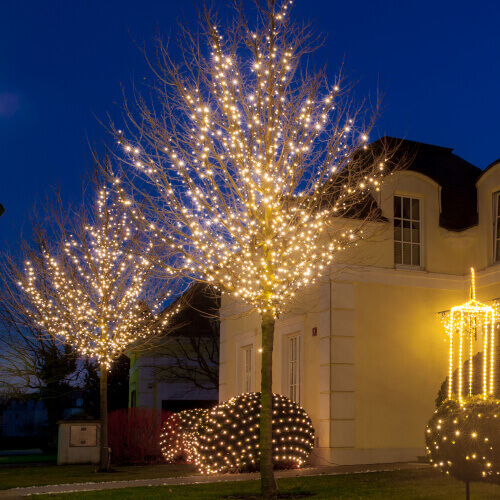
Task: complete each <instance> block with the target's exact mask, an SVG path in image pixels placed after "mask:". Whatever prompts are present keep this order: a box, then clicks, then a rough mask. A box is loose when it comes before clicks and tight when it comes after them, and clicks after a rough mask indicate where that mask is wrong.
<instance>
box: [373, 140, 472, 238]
mask: <svg viewBox="0 0 500 500" xmlns="http://www.w3.org/2000/svg"><path fill="white" fill-rule="evenodd" d="M379 142H380V143H384V142H385V143H386V144H388V145H389V146H390V147H391V146H392V147H397V148H398V150H397V152H396V154H395V155H394V156H393V158H392V161H393V162H397V161H398V159H399V158H404V157H407V158H410V159H411V161H410V163H409V165H408V167H407V170H410V171H412V172H418V173H420V174H423V175H425V176H427V177H429V178H430V179H432V180H433V181H435V182H437V183H438V184H439V185H440V186H441V214H440V217H439V225H440V226H441V227H443V228H445V229H448V230H449V231H463V230H465V229H467V228H469V227H471V226H475V225H476V224H477V223H478V213H477V191H476V181H477V179H478V178H479V176H480V175H481V174H482V170H481V169H479V168H478V167H476V166H474V165H472V164H471V163H469V162H468V161H466V160H464V159H463V158H460V156H457V155H455V154H453V149H450V148H443V147H441V146H434V145H432V144H424V143H422V142H415V141H410V140H407V139H397V138H394V137H383V138H381V139H379V140H377V141H374V142H373V143H372V147H373V146H375V147H376V145H377V143H379Z"/></svg>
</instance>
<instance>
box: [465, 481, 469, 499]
mask: <svg viewBox="0 0 500 500" xmlns="http://www.w3.org/2000/svg"><path fill="white" fill-rule="evenodd" d="M465 498H466V499H467V500H470V486H469V481H465Z"/></svg>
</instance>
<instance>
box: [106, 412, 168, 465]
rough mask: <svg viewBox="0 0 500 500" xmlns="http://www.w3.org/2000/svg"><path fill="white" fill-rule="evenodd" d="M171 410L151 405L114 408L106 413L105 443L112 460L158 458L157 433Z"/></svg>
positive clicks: (143, 461)
mask: <svg viewBox="0 0 500 500" xmlns="http://www.w3.org/2000/svg"><path fill="white" fill-rule="evenodd" d="M170 415H171V413H170V412H166V411H161V410H154V409H152V408H128V409H124V410H115V411H113V412H111V413H110V414H109V416H108V442H109V447H110V448H111V458H112V460H113V462H115V463H145V462H155V461H158V460H160V459H161V449H160V446H159V443H160V432H161V428H162V424H163V422H164V421H165V420H167V419H168V417H169V416H170Z"/></svg>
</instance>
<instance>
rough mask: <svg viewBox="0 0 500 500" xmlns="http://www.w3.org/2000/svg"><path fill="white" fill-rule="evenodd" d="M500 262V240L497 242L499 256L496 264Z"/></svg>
mask: <svg viewBox="0 0 500 500" xmlns="http://www.w3.org/2000/svg"><path fill="white" fill-rule="evenodd" d="M498 261H500V240H497V255H496V262H498Z"/></svg>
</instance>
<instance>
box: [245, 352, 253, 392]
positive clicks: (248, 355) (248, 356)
mask: <svg viewBox="0 0 500 500" xmlns="http://www.w3.org/2000/svg"><path fill="white" fill-rule="evenodd" d="M252 351H253V348H252V346H247V347H244V348H243V352H244V357H243V360H244V367H245V373H244V384H243V388H244V390H245V392H251V391H252Z"/></svg>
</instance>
